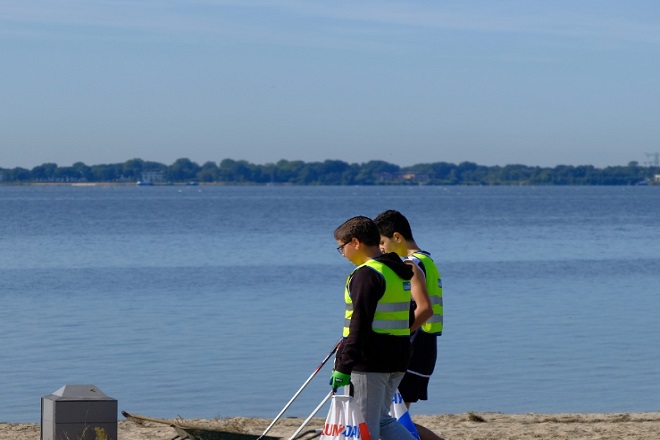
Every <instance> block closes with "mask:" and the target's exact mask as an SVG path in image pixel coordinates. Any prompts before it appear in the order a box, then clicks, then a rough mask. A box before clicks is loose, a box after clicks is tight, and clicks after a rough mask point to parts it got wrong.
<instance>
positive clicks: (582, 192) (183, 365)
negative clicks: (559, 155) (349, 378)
mask: <svg viewBox="0 0 660 440" xmlns="http://www.w3.org/2000/svg"><path fill="white" fill-rule="evenodd" d="M0 204H1V205H0V206H1V216H0V336H1V338H2V342H1V344H2V347H1V349H0V421H7V422H38V421H39V420H40V417H41V414H40V399H41V397H42V396H44V395H48V394H50V393H52V392H54V391H56V390H57V389H59V388H61V387H62V386H64V385H67V384H94V385H96V386H97V387H98V388H99V389H100V390H101V391H103V392H104V393H105V394H107V395H109V396H111V397H113V398H115V399H117V400H118V403H119V409H120V411H122V410H124V411H128V412H134V413H138V414H144V415H149V416H152V417H163V418H170V417H176V416H181V417H203V418H212V417H229V416H255V417H265V418H272V417H274V416H275V415H276V414H277V413H278V412H279V411H280V410H281V409H282V408H283V407H284V405H285V404H286V402H287V401H288V400H289V398H290V397H291V396H293V394H294V393H295V392H296V391H297V390H298V389H299V387H300V386H301V385H302V384H303V382H304V381H305V380H306V379H307V378H308V377H309V375H310V374H312V372H313V371H314V369H315V368H316V366H317V365H318V364H319V363H320V362H321V361H322V360H323V358H324V357H325V356H326V355H327V354H328V353H329V352H330V351H331V349H332V347H333V345H334V344H335V343H336V342H337V340H338V339H339V337H340V335H341V327H342V322H343V309H344V305H343V292H342V290H343V282H344V279H345V277H346V275H347V274H348V273H349V272H350V271H351V270H352V265H351V264H350V263H349V262H347V261H346V260H345V259H343V258H342V257H341V256H339V255H338V254H337V252H336V250H335V247H336V243H335V241H334V239H333V237H332V232H333V230H334V228H335V227H336V226H338V225H339V224H340V223H342V222H343V221H344V220H346V219H348V218H349V217H352V216H354V215H367V216H370V217H374V216H375V215H376V214H378V213H379V212H381V211H383V210H385V209H398V210H400V211H402V212H403V213H404V214H405V215H406V216H407V217H408V218H409V220H410V221H411V224H412V227H413V232H414V233H415V238H416V239H417V242H418V243H419V244H420V245H421V246H422V247H423V248H425V249H427V250H429V251H431V252H432V254H433V256H434V257H435V259H436V261H437V262H438V265H439V267H440V270H441V272H442V275H443V284H444V289H445V332H444V334H443V336H442V337H441V338H440V340H439V356H438V365H437V368H436V373H435V375H434V376H433V378H432V380H431V387H430V395H431V400H429V401H427V402H420V403H419V404H416V405H414V406H413V408H412V411H413V413H418V414H436V413H462V412H467V411H494V412H504V413H527V412H536V413H545V412H550V413H559V412H632V411H657V410H658V409H659V408H660V344H658V342H659V340H660V319H658V316H660V299H659V295H660V187H276V186H272V187H206V186H200V187H180V186H167V187H101V186H98V187H0ZM330 371H331V362H329V363H328V365H326V366H325V368H324V369H323V370H321V372H320V373H319V374H318V376H317V377H316V378H315V379H314V380H313V381H312V382H311V383H310V385H309V386H308V387H307V388H306V389H305V391H304V392H303V393H302V394H301V395H300V397H299V398H298V399H297V400H296V402H295V403H294V404H293V405H292V406H291V408H290V409H289V410H288V411H287V413H286V415H287V416H302V417H306V416H307V415H309V414H310V413H311V411H312V410H313V409H314V408H315V407H316V405H317V404H318V403H319V402H320V401H321V400H322V399H323V397H324V396H325V395H326V393H327V392H328V388H329V387H328V385H327V382H328V377H329V375H330ZM325 413H326V411H325V410H324V411H322V412H321V414H320V415H322V416H324V415H325Z"/></svg>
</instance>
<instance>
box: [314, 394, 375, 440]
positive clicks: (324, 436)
mask: <svg viewBox="0 0 660 440" xmlns="http://www.w3.org/2000/svg"><path fill="white" fill-rule="evenodd" d="M346 439H360V440H371V436H370V435H369V430H368V429H367V423H366V422H365V421H364V417H362V413H361V412H360V408H358V406H357V404H356V403H355V401H354V400H353V397H352V396H347V395H346V396H344V395H337V394H335V395H333V396H332V401H331V402H330V410H329V411H328V417H327V418H326V420H325V425H324V426H323V432H322V433H321V440H346Z"/></svg>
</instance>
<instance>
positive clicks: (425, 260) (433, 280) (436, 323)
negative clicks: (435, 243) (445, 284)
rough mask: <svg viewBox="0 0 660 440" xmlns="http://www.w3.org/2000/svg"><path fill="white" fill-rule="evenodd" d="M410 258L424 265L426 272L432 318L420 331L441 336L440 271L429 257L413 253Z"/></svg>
mask: <svg viewBox="0 0 660 440" xmlns="http://www.w3.org/2000/svg"><path fill="white" fill-rule="evenodd" d="M410 256H411V257H414V258H417V259H418V260H420V261H421V262H422V264H424V271H425V272H426V290H427V291H428V294H429V299H430V300H431V307H432V308H433V316H431V317H430V318H429V319H428V320H427V321H426V322H425V323H424V324H422V327H421V329H422V330H423V331H425V332H426V333H437V334H438V335H441V334H442V324H443V307H442V278H441V277H440V271H439V270H438V266H436V265H435V262H434V261H433V260H432V259H431V257H430V256H428V255H427V254H425V253H423V252H414V253H413V254H412V255H410Z"/></svg>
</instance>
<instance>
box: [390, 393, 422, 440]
mask: <svg viewBox="0 0 660 440" xmlns="http://www.w3.org/2000/svg"><path fill="white" fill-rule="evenodd" d="M390 415H391V416H392V417H394V418H395V419H397V420H398V421H399V423H401V424H402V425H403V426H405V427H406V429H407V430H408V431H409V432H410V433H411V434H412V435H413V436H414V437H415V438H416V439H417V440H420V439H419V433H418V432H417V428H416V427H415V424H414V423H413V421H412V418H411V417H410V413H409V412H408V408H406V404H405V403H404V402H403V397H401V393H400V392H399V390H396V393H394V398H393V399H392V407H391V408H390Z"/></svg>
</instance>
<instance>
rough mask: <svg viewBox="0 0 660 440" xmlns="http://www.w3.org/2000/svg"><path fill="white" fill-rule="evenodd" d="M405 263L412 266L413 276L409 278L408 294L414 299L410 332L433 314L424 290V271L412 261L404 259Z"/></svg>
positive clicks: (426, 292)
mask: <svg viewBox="0 0 660 440" xmlns="http://www.w3.org/2000/svg"><path fill="white" fill-rule="evenodd" d="M405 263H406V264H409V265H410V266H412V269H413V277H412V279H411V280H410V296H411V297H412V300H413V301H415V304H416V307H415V315H414V316H415V320H414V321H413V323H412V325H411V326H410V333H412V332H414V331H415V330H417V329H418V328H419V327H421V325H422V324H424V323H425V322H426V321H427V320H428V319H429V318H430V317H431V316H433V306H432V305H431V299H430V298H429V294H428V291H427V290H426V277H425V276H424V272H422V270H421V269H420V268H419V267H418V266H417V265H416V264H415V263H414V262H412V261H409V260H406V261H405Z"/></svg>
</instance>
